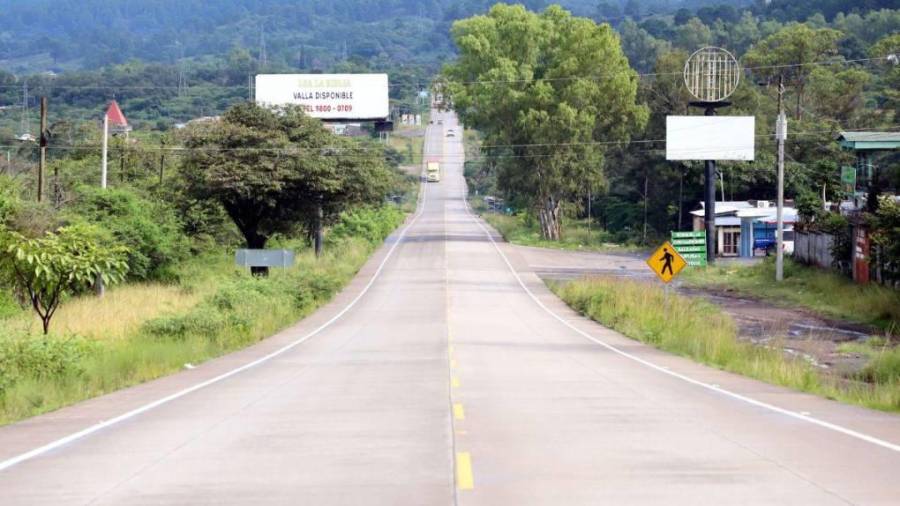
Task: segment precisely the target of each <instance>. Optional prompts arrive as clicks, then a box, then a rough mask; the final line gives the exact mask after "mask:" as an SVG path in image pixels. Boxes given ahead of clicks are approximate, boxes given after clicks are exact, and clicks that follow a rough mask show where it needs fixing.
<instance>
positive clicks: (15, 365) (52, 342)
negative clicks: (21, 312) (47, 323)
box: [0, 336, 98, 397]
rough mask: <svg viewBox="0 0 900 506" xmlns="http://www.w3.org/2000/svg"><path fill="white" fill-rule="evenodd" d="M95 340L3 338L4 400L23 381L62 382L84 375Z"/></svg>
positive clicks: (0, 378)
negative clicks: (11, 389)
mask: <svg viewBox="0 0 900 506" xmlns="http://www.w3.org/2000/svg"><path fill="white" fill-rule="evenodd" d="M97 350H98V346H97V344H96V343H95V342H94V341H90V340H87V339H84V338H81V337H77V336H72V337H66V338H56V337H48V336H41V337H25V338H11V337H0V397H3V394H4V392H6V391H7V390H8V389H9V388H11V387H12V386H13V385H15V383H16V382H18V381H19V380H22V379H26V378H27V379H35V380H62V379H65V378H70V377H72V376H77V375H80V374H82V373H83V372H84V368H83V363H84V359H85V358H86V357H88V356H89V355H91V354H93V353H94V352H96V351H97Z"/></svg>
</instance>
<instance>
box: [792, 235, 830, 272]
mask: <svg viewBox="0 0 900 506" xmlns="http://www.w3.org/2000/svg"><path fill="white" fill-rule="evenodd" d="M833 244H834V236H832V235H831V234H820V233H809V232H797V231H795V232H794V259H795V260H799V261H801V262H803V263H807V264H810V265H816V266H819V267H823V268H825V269H830V268H831V263H832V260H833V258H832V256H831V246H832V245H833Z"/></svg>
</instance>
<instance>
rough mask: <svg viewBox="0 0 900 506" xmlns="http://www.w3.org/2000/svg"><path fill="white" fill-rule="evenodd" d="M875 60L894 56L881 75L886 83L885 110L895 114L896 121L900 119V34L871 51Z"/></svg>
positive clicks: (884, 93) (882, 40)
mask: <svg viewBox="0 0 900 506" xmlns="http://www.w3.org/2000/svg"><path fill="white" fill-rule="evenodd" d="M869 54H870V55H871V56H872V57H873V58H888V57H890V55H893V61H891V60H885V63H884V67H885V68H886V70H885V71H884V72H883V73H882V74H881V81H882V82H883V83H884V89H883V95H884V96H883V97H882V101H883V104H884V108H885V109H889V110H892V111H893V112H894V119H895V120H897V119H898V118H900V64H898V58H900V33H898V34H894V35H890V36H888V37H885V38H883V39H881V40H879V41H878V42H877V43H876V44H875V45H874V46H872V48H871V49H870V50H869Z"/></svg>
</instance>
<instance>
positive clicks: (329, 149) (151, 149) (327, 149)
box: [0, 127, 900, 158]
mask: <svg viewBox="0 0 900 506" xmlns="http://www.w3.org/2000/svg"><path fill="white" fill-rule="evenodd" d="M866 131H870V129H836V130H807V131H799V132H791V136H792V137H797V136H801V137H811V136H820V135H828V134H835V133H837V132H866ZM880 131H883V132H896V131H900V127H895V128H893V129H886V130H880ZM754 137H755V138H757V139H768V138H774V137H775V134H774V133H770V134H756V135H755V136H754ZM665 142H666V139H633V140H627V141H585V142H555V143H532V144H489V145H482V146H478V149H479V150H484V149H499V148H543V147H547V148H549V147H553V148H558V147H581V146H599V145H618V146H628V145H632V144H637V145H644V144H653V143H665ZM21 147H22V145H21V144H19V145H15V144H10V145H5V146H4V145H0V149H17V148H21ZM31 147H32V148H36V147H37V146H31ZM100 147H101V146H100V145H98V144H83V145H79V146H73V145H69V146H67V145H55V146H54V145H50V146H47V148H48V149H51V150H58V151H78V150H83V151H90V150H93V149H100ZM735 147H739V146H735ZM123 149H131V150H133V151H135V152H145V153H161V152H162V153H174V154H178V153H191V152H205V153H222V152H229V153H269V154H284V155H298V154H301V153H317V154H318V155H319V156H352V155H354V154H362V153H368V152H374V153H383V152H384V148H382V147H380V146H322V147H317V148H312V147H259V148H252V147H240V148H226V147H216V146H208V147H196V148H192V147H186V146H172V147H161V146H147V147H131V148H123ZM660 149H662V148H651V149H647V150H646V151H658V150H660ZM720 149H723V147H722V146H717V147H716V148H715V150H720ZM434 156H435V157H440V158H462V157H464V155H450V156H447V155H434ZM488 156H508V157H519V156H535V155H488ZM540 156H555V154H545V155H540ZM424 157H425V158H429V157H428V156H424Z"/></svg>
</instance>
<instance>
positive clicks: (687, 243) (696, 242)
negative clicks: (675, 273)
mask: <svg viewBox="0 0 900 506" xmlns="http://www.w3.org/2000/svg"><path fill="white" fill-rule="evenodd" d="M672 246H674V247H675V251H677V252H678V254H680V255H681V256H682V258H684V260H685V261H686V262H687V264H688V265H690V266H691V267H706V265H707V263H706V231H705V230H697V231H692V232H672Z"/></svg>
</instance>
